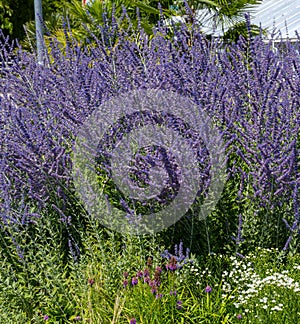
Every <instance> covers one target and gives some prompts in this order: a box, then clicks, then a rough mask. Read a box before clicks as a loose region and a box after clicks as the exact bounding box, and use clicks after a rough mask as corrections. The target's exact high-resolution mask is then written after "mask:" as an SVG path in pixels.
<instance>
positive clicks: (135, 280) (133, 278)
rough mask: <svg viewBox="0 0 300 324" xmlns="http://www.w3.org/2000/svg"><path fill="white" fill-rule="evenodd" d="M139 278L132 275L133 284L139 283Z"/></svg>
mask: <svg viewBox="0 0 300 324" xmlns="http://www.w3.org/2000/svg"><path fill="white" fill-rule="evenodd" d="M138 282H139V281H138V278H137V277H132V279H131V284H132V286H135V285H137V284H138Z"/></svg>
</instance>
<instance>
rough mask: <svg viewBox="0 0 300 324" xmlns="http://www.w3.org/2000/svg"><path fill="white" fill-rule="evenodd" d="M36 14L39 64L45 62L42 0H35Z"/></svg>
mask: <svg viewBox="0 0 300 324" xmlns="http://www.w3.org/2000/svg"><path fill="white" fill-rule="evenodd" d="M34 15H35V30H36V45H37V55H38V64H40V65H43V63H44V49H45V48H44V32H43V24H42V19H43V11H42V0H34Z"/></svg>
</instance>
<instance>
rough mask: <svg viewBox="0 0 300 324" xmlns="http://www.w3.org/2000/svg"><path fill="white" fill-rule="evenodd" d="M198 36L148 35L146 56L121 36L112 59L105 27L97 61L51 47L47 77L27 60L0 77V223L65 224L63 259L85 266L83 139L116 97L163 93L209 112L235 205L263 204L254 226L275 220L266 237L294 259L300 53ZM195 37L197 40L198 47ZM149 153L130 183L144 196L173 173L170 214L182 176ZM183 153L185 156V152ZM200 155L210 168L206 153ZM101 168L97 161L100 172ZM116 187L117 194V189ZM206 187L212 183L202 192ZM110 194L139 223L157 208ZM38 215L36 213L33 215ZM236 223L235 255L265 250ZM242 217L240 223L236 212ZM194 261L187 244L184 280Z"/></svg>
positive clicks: (94, 51)
mask: <svg viewBox="0 0 300 324" xmlns="http://www.w3.org/2000/svg"><path fill="white" fill-rule="evenodd" d="M189 28H190V26H187V25H182V26H181V27H180V29H176V30H175V31H174V38H172V37H170V38H168V39H167V38H164V37H163V36H162V35H163V34H166V32H167V31H166V30H163V27H161V28H160V31H161V32H160V33H159V32H158V33H157V34H156V35H155V36H154V37H153V39H152V40H151V41H149V39H148V38H147V35H146V33H144V34H139V35H138V36H139V42H140V44H142V45H141V46H138V45H137V44H136V43H135V42H134V41H132V40H130V39H128V38H126V36H124V35H120V37H119V38H118V42H117V44H116V46H115V47H114V49H113V50H109V51H108V50H107V44H109V40H110V38H111V39H113V38H115V31H114V32H112V31H111V29H110V28H109V22H107V25H105V26H103V27H101V28H100V30H99V34H100V35H101V37H102V36H103V37H102V38H103V40H104V41H102V39H100V40H99V43H97V46H92V47H91V48H90V49H89V50H86V49H85V48H80V47H79V45H78V44H75V43H74V44H73V46H69V47H68V48H67V53H65V52H64V50H62V49H61V48H60V46H59V44H58V43H55V42H53V45H52V48H51V50H50V51H51V59H49V62H48V63H47V65H45V66H41V65H39V64H37V62H36V57H35V56H34V55H33V54H32V53H29V52H25V51H23V50H22V49H19V51H18V54H17V58H16V60H15V61H14V62H12V65H11V67H10V69H9V70H5V69H4V70H3V71H1V76H0V78H1V82H0V105H1V107H0V218H1V224H3V226H15V227H16V228H18V229H19V228H22V227H27V226H32V225H33V224H34V222H35V221H36V220H37V219H38V218H39V217H41V216H42V215H47V214H50V213H51V215H55V217H56V218H57V221H59V220H60V221H61V222H62V226H63V227H64V230H65V235H64V239H65V241H64V247H63V251H66V252H65V253H71V255H72V256H73V258H74V259H75V260H78V258H79V257H80V244H79V242H78V240H79V239H78V238H77V237H78V236H75V235H73V234H74V233H76V232H77V231H78V229H77V228H76V226H78V227H80V229H81V228H82V226H84V222H83V218H82V219H79V221H78V222H77V225H76V217H75V216H74V215H83V214H84V212H85V209H84V208H83V207H82V206H81V205H79V204H78V202H77V201H76V203H74V196H75V191H74V181H73V179H72V159H71V155H72V149H73V146H74V142H75V140H76V137H77V135H78V130H79V128H80V126H81V125H82V124H83V123H84V122H85V120H86V119H87V118H88V116H90V115H91V114H92V112H93V111H94V110H95V108H97V107H99V106H101V104H103V103H104V102H107V101H108V100H109V99H111V98H112V97H114V96H115V95H118V94H120V93H127V92H129V91H131V90H135V89H137V90H138V89H160V90H166V91H173V92H175V93H177V94H180V95H182V96H186V97H188V98H190V99H191V100H192V101H193V102H194V103H195V104H196V105H197V108H198V109H199V112H202V111H203V112H205V113H207V114H208V115H209V116H212V117H213V119H214V121H215V122H216V124H218V127H219V128H220V131H221V132H222V134H223V137H224V141H225V142H226V152H227V153H226V154H227V157H228V169H227V171H228V174H227V176H228V179H230V180H232V179H238V180H237V181H238V183H235V186H234V187H235V188H236V191H233V193H232V195H233V197H232V200H233V201H234V202H235V203H236V201H239V204H241V206H240V207H241V208H242V205H243V202H244V201H248V202H251V204H253V209H256V210H257V211H258V213H257V215H256V214H255V213H254V214H253V218H255V221H258V222H255V223H257V224H258V225H254V224H253V226H263V224H264V221H263V220H262V219H261V218H262V217H264V216H263V215H267V216H266V219H265V220H266V221H267V223H268V224H267V225H266V226H265V228H264V229H261V231H262V233H263V230H267V231H269V234H270V235H268V236H270V237H274V242H276V243H277V240H276V235H277V232H282V233H283V234H282V237H280V238H279V239H280V240H279V244H281V245H282V247H283V246H284V249H288V247H289V243H290V241H291V239H292V236H293V235H294V234H295V233H296V232H297V233H299V200H300V197H299V183H300V180H299V179H300V176H299V159H300V157H299V131H300V124H299V120H300V112H299V105H300V99H299V96H298V93H299V76H300V73H299V71H300V61H299V46H298V45H292V44H291V43H290V42H288V41H287V42H286V43H285V44H284V45H285V46H286V48H287V51H286V53H285V55H281V54H280V51H279V50H278V51H277V52H276V51H274V49H273V45H272V44H273V43H272V41H270V42H269V43H268V44H266V42H265V41H264V40H263V39H262V38H261V37H257V38H250V39H249V40H245V39H242V38H241V39H240V40H239V41H238V42H237V43H236V44H232V45H226V46H227V48H226V50H224V46H225V45H224V44H222V42H220V41H217V40H211V41H208V40H207V39H206V38H205V36H204V35H203V33H202V31H201V30H200V29H197V26H193V28H194V30H193V32H192V33H190V34H189ZM114 30H115V29H114ZM186 35H193V39H192V42H191V43H189V40H190V37H186ZM101 37H100V38H101ZM297 37H298V36H297ZM134 38H135V37H132V39H134ZM4 42H5V41H4ZM0 46H2V45H0ZM297 46H298V48H297ZM2 47H3V48H4V45H3V46H2ZM246 49H247V50H246ZM248 49H249V51H248ZM4 51H6V53H4V57H9V53H7V50H6V49H5V48H4ZM66 54H67V55H66ZM116 109H119V108H118V107H116ZM144 117H145V118H148V119H147V122H150V121H152V122H153V121H157V120H159V118H161V117H164V118H165V121H166V123H167V124H168V125H169V126H172V127H173V128H174V129H175V128H176V129H178V130H179V129H181V132H182V135H183V136H185V138H186V139H189V140H190V141H191V147H192V148H193V150H195V151H197V157H198V158H199V159H200V157H201V154H200V153H201V152H200V148H199V147H198V148H197V147H196V146H195V144H196V143H195V142H196V141H195V136H194V135H193V134H190V133H189V129H188V128H184V126H185V125H183V124H182V123H180V121H179V120H178V119H176V118H173V119H172V118H171V117H172V116H158V115H157V116H154V117H153V118H152V119H151V118H150V117H149V116H148V117H147V116H144ZM140 118H141V115H137V116H132V117H131V119H130V121H131V122H133V123H131V124H130V123H128V124H126V123H123V124H122V122H121V123H119V124H116V125H112V126H114V127H115V128H114V129H110V130H109V132H110V133H109V134H107V138H104V139H103V143H102V144H103V145H102V146H103V147H105V144H109V145H111V146H112V145H114V143H113V141H114V138H113V136H112V135H116V136H123V135H124V134H123V133H126V132H129V131H130V130H131V129H133V128H135V127H138V126H139V122H140ZM130 127H131V128H130ZM122 132H123V133H122ZM100 144H101V143H100ZM100 146H101V145H100ZM200 147H201V145H200ZM147 150H148V152H146V153H148V155H146V154H144V155H143V154H142V152H138V153H139V154H140V155H138V154H137V156H136V157H135V161H136V162H137V163H136V165H134V163H133V165H132V166H131V169H130V174H131V176H132V178H133V179H134V181H135V183H136V184H139V185H145V186H146V185H148V184H149V181H150V180H149V179H150V178H149V170H150V168H151V167H152V166H153V165H154V164H155V165H159V166H163V165H164V166H166V168H167V169H168V170H167V174H168V175H169V177H168V179H167V181H166V188H165V191H164V194H165V195H162V196H160V198H163V199H162V200H164V201H165V202H166V203H169V202H170V201H171V200H172V198H173V197H174V195H176V192H177V191H178V186H179V184H180V182H179V180H178V179H179V178H180V168H178V165H176V161H173V160H174V154H170V155H169V158H168V161H169V164H168V163H164V162H167V159H165V160H162V158H164V157H165V155H164V153H165V152H163V150H162V149H160V150H157V152H155V150H154V149H153V148H150V147H148V148H147ZM174 150H175V151H174V152H177V151H176V148H174ZM202 150H203V156H204V157H205V158H206V157H207V156H208V153H207V152H205V149H204V148H202ZM101 152H102V153H103V160H102V161H101V167H103V170H104V171H105V174H109V172H110V170H111V168H110V165H109V163H106V162H107V160H108V159H109V158H110V157H111V156H109V153H110V152H109V150H103V151H101V150H100V153H101ZM141 155H143V158H142V157H141ZM199 161H200V160H199ZM94 162H95V161H94V160H93V161H91V166H93V167H94V166H95V163H94ZM205 162H207V160H205V159H204V160H203V165H204V166H205V167H203V170H202V171H203V179H206V180H207V179H209V164H208V165H206V163H205ZM99 163H100V162H99ZM137 166H138V168H137ZM109 180H110V184H112V179H111V178H110V179H109ZM205 184H206V182H205V181H204V183H203V187H204V188H205ZM108 187H109V186H108ZM106 189H107V188H106ZM204 192H205V190H204ZM106 194H107V201H108V205H109V204H111V206H115V205H116V206H117V207H118V208H120V209H123V210H124V209H126V208H127V209H128V210H127V212H128V218H130V219H131V218H132V217H133V214H134V213H133V211H134V210H135V209H134V208H133V207H136V206H133V205H134V204H136V205H138V206H137V207H138V208H139V209H140V210H141V211H142V210H143V208H145V209H146V210H147V211H148V212H149V211H151V208H156V206H154V201H150V202H149V201H148V202H147V203H149V204H148V205H147V204H146V205H143V204H142V203H140V204H138V202H136V201H135V202H132V201H131V202H130V201H129V200H130V199H127V198H128V197H123V196H122V195H121V194H120V196H118V199H119V201H113V198H112V196H110V192H109V188H108V189H107V192H106ZM124 202H125V203H124ZM113 204H114V205H113ZM126 205H127V207H126ZM74 206H78V207H76V208H75V207H74ZM32 207H34V210H35V212H34V213H32V212H31V211H30V209H31V208H32ZM229 207H230V206H229ZM246 208H247V206H246ZM75 209H77V210H75ZM111 209H112V208H111ZM267 212H268V213H267ZM228 213H229V214H231V211H230V210H228ZM221 214H222V213H221ZM238 214H240V216H239V219H237V222H238V233H237V236H236V237H235V240H236V243H237V244H238V243H242V242H243V239H245V240H247V239H248V240H253V241H254V242H256V240H257V239H259V238H260V237H262V236H264V235H261V234H262V233H259V230H260V229H259V228H256V230H255V231H253V233H254V232H255V233H256V232H257V233H258V234H257V235H256V236H254V237H251V236H250V234H248V236H247V233H244V231H243V237H242V236H241V231H242V227H243V229H244V228H245V227H244V226H242V225H243V221H244V215H243V213H240V212H239V213H238ZM232 215H236V214H235V210H233V211H232ZM287 215H289V219H287ZM135 216H136V215H135ZM78 217H79V216H78ZM137 218H138V217H137ZM283 218H285V219H286V222H287V224H292V225H289V226H288V227H287V229H288V231H289V233H285V232H284V230H285V225H286V224H285V223H284V222H283V221H282V222H281V219H283ZM131 220H132V221H135V220H134V219H131ZM278 220H280V222H278ZM224 222H225V221H224ZM275 225H276V226H275ZM277 225H278V226H279V227H280V228H279V229H278V228H277ZM72 228H73V229H72ZM280 230H282V231H280ZM72 231H73V232H72ZM218 232H219V231H218ZM230 233H232V232H231V231H230ZM9 235H11V234H9ZM229 235H230V234H229ZM251 235H252V234H251ZM272 235H273V236H272ZM266 236H267V235H266ZM266 236H264V237H266ZM220 241H222V240H220ZM13 244H14V245H15V249H16V250H17V252H18V253H19V254H20V257H21V256H23V253H24V252H23V251H22V250H21V248H20V241H17V239H15V241H13ZM188 254H189V253H188V251H186V253H185V255H184V251H183V247H182V245H181V242H180V244H179V246H176V247H175V257H176V258H177V259H176V260H177V264H176V267H179V268H180V267H181V266H182V265H183V264H184V262H186V261H187V260H188V258H189V257H188ZM171 256H172V255H171V254H170V253H169V252H168V251H166V252H165V253H164V257H165V258H166V259H167V260H169V259H170V258H171ZM23 257H24V256H23Z"/></svg>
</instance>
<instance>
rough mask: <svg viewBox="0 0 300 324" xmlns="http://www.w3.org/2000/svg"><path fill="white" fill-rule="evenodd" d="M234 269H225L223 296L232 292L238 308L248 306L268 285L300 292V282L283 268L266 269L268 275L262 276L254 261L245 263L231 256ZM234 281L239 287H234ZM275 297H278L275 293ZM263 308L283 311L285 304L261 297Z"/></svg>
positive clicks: (223, 274)
mask: <svg viewBox="0 0 300 324" xmlns="http://www.w3.org/2000/svg"><path fill="white" fill-rule="evenodd" d="M231 260H232V265H233V269H232V270H231V271H230V272H228V271H224V272H223V273H222V276H223V285H222V291H223V294H222V297H223V298H226V297H228V296H229V295H230V294H232V295H231V296H230V298H233V299H236V300H237V302H235V303H234V305H235V307H236V308H239V307H240V306H246V305H247V304H248V302H249V300H250V299H252V298H253V297H256V296H257V295H258V293H259V292H260V291H261V290H262V289H263V288H264V287H265V286H266V285H272V286H276V287H282V288H285V289H291V290H293V291H294V292H295V293H300V284H299V282H296V281H294V279H293V278H291V277H289V276H288V273H289V272H288V271H287V270H283V271H282V272H281V273H278V272H274V273H272V271H271V270H268V271H266V275H267V276H266V277H264V278H261V277H260V276H259V275H258V274H257V273H256V272H255V270H254V269H253V266H252V263H251V262H248V263H245V260H237V259H236V258H235V257H231ZM294 269H298V265H297V266H296V268H295V266H294ZM232 283H234V286H235V287H237V288H235V289H234V288H233V287H232ZM274 297H277V295H276V294H275V296H274ZM259 302H260V303H261V305H259V304H257V305H256V306H257V307H259V306H261V307H262V308H263V309H267V308H270V310H271V311H281V310H282V309H283V304H278V305H276V300H275V299H273V300H271V301H268V298H267V297H263V298H261V299H259Z"/></svg>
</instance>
